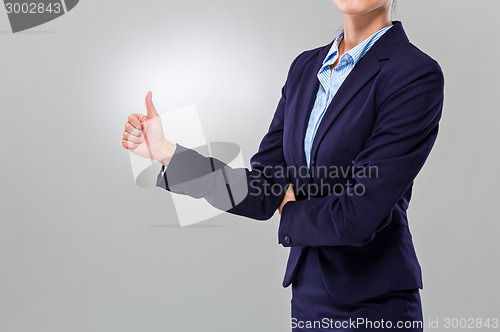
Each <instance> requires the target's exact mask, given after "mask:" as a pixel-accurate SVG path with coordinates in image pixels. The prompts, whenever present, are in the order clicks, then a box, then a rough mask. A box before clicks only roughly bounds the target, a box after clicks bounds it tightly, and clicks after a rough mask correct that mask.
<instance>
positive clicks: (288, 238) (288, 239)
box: [285, 235, 292, 244]
mask: <svg viewBox="0 0 500 332" xmlns="http://www.w3.org/2000/svg"><path fill="white" fill-rule="evenodd" d="M285 243H286V244H290V243H292V239H291V238H290V237H289V236H288V235H287V236H285Z"/></svg>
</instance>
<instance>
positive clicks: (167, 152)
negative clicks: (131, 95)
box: [122, 91, 176, 166]
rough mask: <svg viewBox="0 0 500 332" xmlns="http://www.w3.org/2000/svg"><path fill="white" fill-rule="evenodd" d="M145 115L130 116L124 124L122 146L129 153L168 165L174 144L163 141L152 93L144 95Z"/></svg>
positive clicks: (135, 114)
mask: <svg viewBox="0 0 500 332" xmlns="http://www.w3.org/2000/svg"><path fill="white" fill-rule="evenodd" d="M146 108H147V115H143V114H137V113H134V114H131V115H130V116H129V117H128V121H127V123H126V124H125V127H124V131H123V135H122V146H123V147H124V148H125V149H127V150H129V151H130V152H132V153H134V154H136V155H138V156H140V157H143V158H148V159H151V160H156V161H158V162H160V163H162V164H164V165H165V166H167V165H168V163H169V162H170V159H171V158H172V156H173V154H174V151H175V147H176V146H175V144H173V143H172V142H169V141H168V140H166V139H165V136H164V134H163V128H162V124H161V118H160V115H159V114H158V112H156V109H155V107H154V105H153V100H152V93H151V91H149V92H148V94H147V95H146Z"/></svg>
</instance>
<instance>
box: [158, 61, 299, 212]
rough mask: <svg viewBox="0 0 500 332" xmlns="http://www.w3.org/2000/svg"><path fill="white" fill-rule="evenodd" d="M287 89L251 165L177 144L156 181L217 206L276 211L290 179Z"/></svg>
mask: <svg viewBox="0 0 500 332" xmlns="http://www.w3.org/2000/svg"><path fill="white" fill-rule="evenodd" d="M296 60H297V59H295V60H294V62H293V63H292V65H291V66H290V70H289V73H290V72H291V71H292V69H293V66H294V64H295V62H296ZM286 93H287V84H286V83H285V85H284V86H283V88H282V91H281V99H280V101H279V103H278V107H277V109H276V112H275V114H274V117H273V120H272V122H271V125H270V127H269V130H268V133H267V134H266V135H265V136H264V138H263V139H262V142H261V144H260V147H259V151H258V152H257V153H256V154H255V155H254V156H253V157H252V158H251V161H250V164H251V170H248V169H246V168H238V169H233V168H231V167H229V166H228V165H226V164H225V163H223V162H222V161H220V160H218V159H216V158H212V157H204V156H202V155H201V154H199V153H197V152H196V151H194V150H191V149H187V148H185V147H183V146H181V145H179V144H177V145H176V149H175V153H174V154H173V156H171V158H166V160H167V162H162V163H163V164H164V165H163V166H162V171H161V172H160V174H159V176H158V181H157V186H158V187H161V188H164V189H166V190H169V191H171V192H175V193H178V194H184V195H189V196H191V197H195V198H204V199H206V200H207V202H209V203H210V204H211V205H213V206H214V207H216V208H218V209H221V210H224V211H226V212H229V213H233V214H237V215H242V216H246V217H249V218H253V219H259V220H266V219H269V218H270V217H272V216H273V214H274V213H275V211H276V209H277V208H278V206H279V205H280V203H281V201H282V198H283V196H284V194H285V191H286V186H287V185H288V184H289V179H288V177H287V176H286V167H287V166H286V163H285V160H284V156H283V126H284V111H285V104H286ZM271 188H272V190H271Z"/></svg>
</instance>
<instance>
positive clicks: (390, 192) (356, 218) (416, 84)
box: [278, 58, 444, 247]
mask: <svg viewBox="0 0 500 332" xmlns="http://www.w3.org/2000/svg"><path fill="white" fill-rule="evenodd" d="M386 87H387V88H386V89H392V91H390V92H388V94H387V95H388V97H386V98H385V99H384V100H383V101H382V102H381V104H380V107H378V108H377V109H376V111H377V115H376V120H375V122H374V126H373V130H372V134H371V136H370V137H369V138H368V140H367V142H366V145H365V147H364V148H363V150H362V151H361V152H360V153H359V154H358V155H357V156H356V158H355V160H354V170H355V173H354V186H351V187H349V188H347V189H346V190H344V191H343V192H342V194H337V195H335V194H331V195H329V196H326V197H321V198H318V197H316V198H309V199H306V200H302V201H290V202H288V203H286V204H285V206H284V208H283V210H282V215H281V220H280V225H279V229H278V242H279V243H280V244H282V245H283V246H285V247H288V246H339V245H353V246H362V245H365V244H367V243H368V242H370V241H371V240H372V239H373V237H374V236H375V234H376V233H377V232H378V231H380V230H381V229H382V228H384V227H385V226H387V225H386V223H387V224H388V223H389V222H390V218H387V216H389V214H390V213H391V211H392V209H393V208H394V207H395V206H396V204H397V202H398V201H399V200H400V199H401V197H402V196H403V195H404V194H405V192H406V191H407V190H408V189H409V187H410V186H411V184H412V182H413V180H414V178H415V177H416V175H417V173H418V172H419V171H420V169H421V168H422V166H423V164H424V162H425V160H426V159H427V156H428V155H429V153H430V151H431V148H432V146H433V144H434V142H435V140H436V137H437V133H438V122H439V119H440V117H441V113H442V106H443V99H444V92H443V89H444V77H443V73H442V71H441V68H440V67H439V65H438V64H437V62H435V61H434V60H429V59H427V58H426V59H419V60H414V61H412V62H410V63H408V64H406V65H405V66H403V67H402V68H400V69H399V70H398V71H397V72H396V73H395V74H394V75H393V76H392V77H391V78H390V79H389V81H388V84H387V85H386ZM366 167H371V168H370V169H371V170H375V172H373V171H372V172H369V173H375V174H376V176H373V174H372V176H370V177H367V176H366V174H368V172H366V171H365V170H366Z"/></svg>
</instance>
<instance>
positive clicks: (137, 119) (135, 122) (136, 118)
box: [128, 113, 146, 128]
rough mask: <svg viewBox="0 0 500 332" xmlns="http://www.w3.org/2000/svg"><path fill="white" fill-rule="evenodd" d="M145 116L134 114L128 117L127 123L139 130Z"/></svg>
mask: <svg viewBox="0 0 500 332" xmlns="http://www.w3.org/2000/svg"><path fill="white" fill-rule="evenodd" d="M145 117H146V116H145V115H142V114H138V113H134V114H131V115H129V117H128V122H130V124H131V125H132V126H133V127H134V128H140V127H141V125H142V121H143V119H144V118H145Z"/></svg>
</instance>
